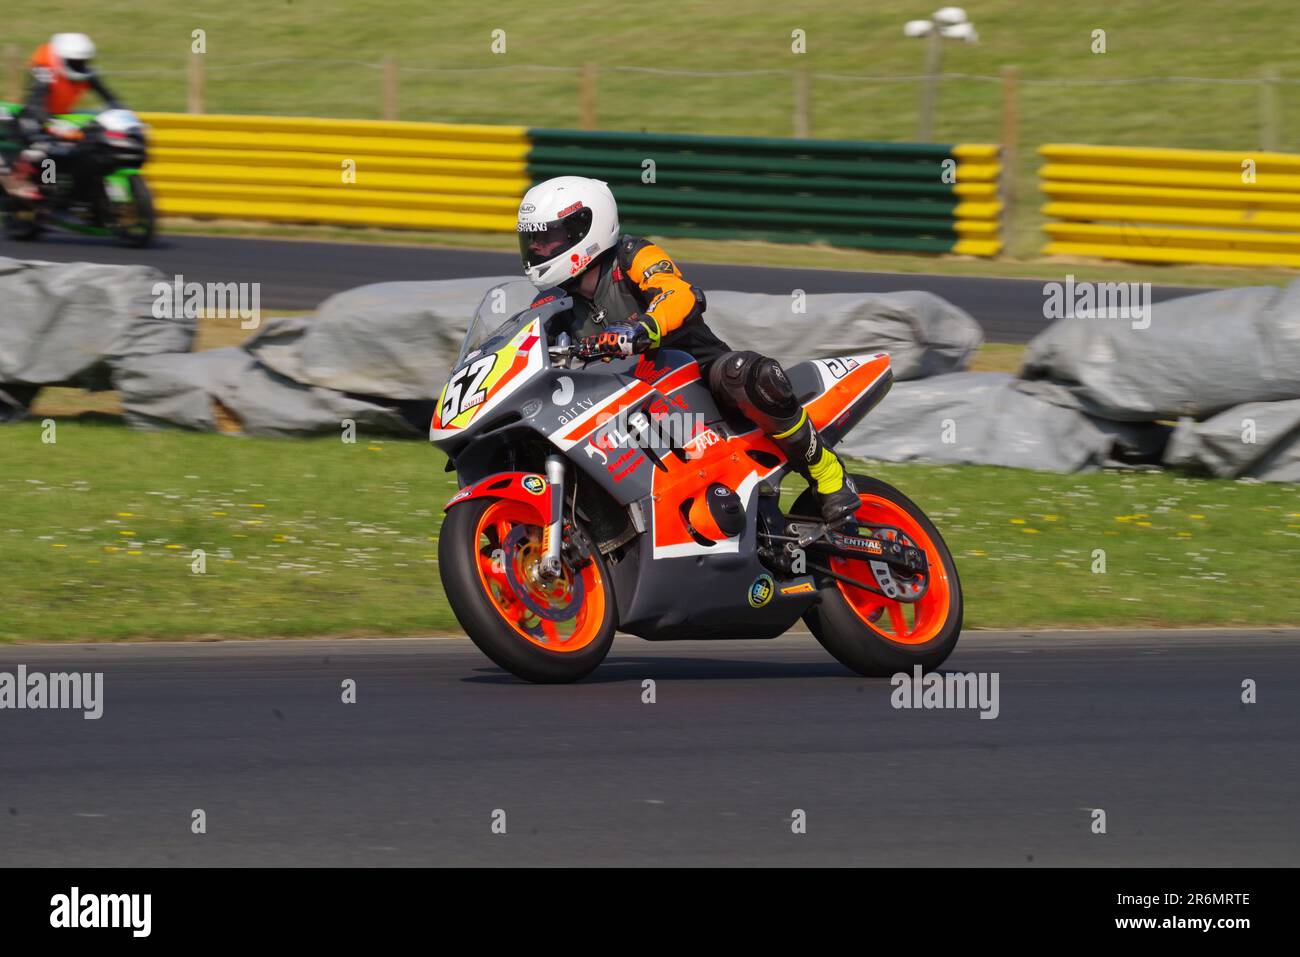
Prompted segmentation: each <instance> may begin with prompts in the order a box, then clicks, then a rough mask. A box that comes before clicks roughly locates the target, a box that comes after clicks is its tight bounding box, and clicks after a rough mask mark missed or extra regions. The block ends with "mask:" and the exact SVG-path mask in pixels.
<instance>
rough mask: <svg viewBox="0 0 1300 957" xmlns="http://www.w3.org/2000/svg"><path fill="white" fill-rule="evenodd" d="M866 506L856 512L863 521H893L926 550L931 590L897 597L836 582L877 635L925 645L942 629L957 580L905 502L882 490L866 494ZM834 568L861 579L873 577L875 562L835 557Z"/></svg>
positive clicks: (842, 573) (857, 516)
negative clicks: (907, 598)
mask: <svg viewBox="0 0 1300 957" xmlns="http://www.w3.org/2000/svg"><path fill="white" fill-rule="evenodd" d="M859 497H860V498H861V499H862V506H861V507H860V508H859V509H858V510H857V512H856V513H854V514H855V516H856V518H857V520H858V521H859V522H861V523H862V524H864V525H892V526H893V527H894V528H897V529H898V530H899V531H901V532H902V533H903V534H904V535H906V536H907V537H908V538H910V539H911V540H912V543H913V544H914V545H916V547H917V548H919V549H921V550H922V551H923V552H925V560H926V565H927V571H926V574H927V575H928V576H929V583H928V587H927V588H926V592H925V594H924V595H922V596H921V598H920V600H919V601H916V602H912V603H911V604H910V605H909V604H908V603H907V602H899V601H894V600H893V599H890V598H886V597H885V596H884V595H878V594H876V593H875V592H869V591H865V590H864V589H861V588H855V587H853V586H852V585H850V584H848V583H847V582H842V581H837V582H836V583H835V584H836V586H837V587H838V588H839V590H840V594H841V595H843V596H844V600H845V601H846V602H848V604H849V607H850V608H852V609H853V613H854V614H856V615H857V616H858V617H859V618H860V619H862V623H863V624H865V625H866V626H867V627H868V628H870V629H871V630H872V631H873V632H875V633H876V634H877V635H880V636H881V637H882V638H885V639H887V640H889V641H894V642H897V643H899V644H902V645H921V644H925V642H927V641H930V640H931V639H933V638H934V637H935V636H936V635H938V634H939V631H940V630H941V629H942V628H943V624H944V622H945V621H947V619H948V610H949V607H950V605H951V603H952V583H951V581H950V579H949V576H948V569H947V568H946V567H945V566H944V564H943V561H942V559H941V557H940V555H939V549H938V547H937V546H936V545H935V543H934V541H933V539H931V538H930V536H929V535H928V534H926V532H925V530H924V529H923V528H922V527H921V523H920V522H918V521H917V520H916V519H915V518H913V517H912V516H911V515H909V514H908V513H907V512H906V511H905V510H904V509H903V508H902V507H900V506H899V505H897V504H896V503H894V502H891V501H890V500H889V499H887V498H882V497H881V496H879V495H870V494H867V493H865V492H864V493H861V494H860V496H859ZM831 570H832V571H835V572H838V573H839V574H841V575H847V576H848V577H849V578H856V579H857V580H858V581H864V582H873V581H874V580H875V579H874V577H873V576H872V574H871V566H870V565H869V564H868V563H867V562H866V561H865V560H862V559H857V558H832V559H831Z"/></svg>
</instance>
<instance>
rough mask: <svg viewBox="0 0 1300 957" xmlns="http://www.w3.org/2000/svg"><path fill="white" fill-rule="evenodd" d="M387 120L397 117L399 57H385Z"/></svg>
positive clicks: (384, 116)
mask: <svg viewBox="0 0 1300 957" xmlns="http://www.w3.org/2000/svg"><path fill="white" fill-rule="evenodd" d="M380 115H381V116H383V118H384V119H386V120H395V119H397V57H394V56H386V57H384V111H383V113H382V114H380Z"/></svg>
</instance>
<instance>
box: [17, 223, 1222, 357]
mask: <svg viewBox="0 0 1300 957" xmlns="http://www.w3.org/2000/svg"><path fill="white" fill-rule="evenodd" d="M0 255H4V256H12V257H14V258H18V259H45V260H52V261H57V262H76V261H86V262H102V263H147V264H149V265H152V266H157V267H158V268H159V269H161V270H162V271H163V272H164V273H166V274H167V275H169V276H174V275H178V274H179V275H183V276H184V277H185V280H186V281H187V282H203V283H207V282H259V283H261V284H262V285H261V297H262V299H261V304H262V307H263V308H265V309H302V310H304V311H307V310H311V309H314V308H315V307H316V306H317V305H319V304H320V302H321V301H322V300H324V299H325V298H327V297H328V296H330V295H332V294H333V293H336V292H341V291H342V290H344V289H352V288H354V287H356V286H364V285H365V284H367V283H372V282H391V281H396V280H418V279H457V278H463V277H466V276H505V275H514V274H518V273H519V258H518V257H517V256H515V255H513V254H510V253H496V252H484V251H481V250H471V249H446V248H434V247H413V246H379V245H374V244H348V243H319V242H298V241H287V240H278V239H245V238H229V237H217V236H168V235H162V236H160V237H159V239H158V245H157V247H156V248H152V249H128V248H126V247H123V246H117V245H113V244H111V243H108V242H106V241H104V240H101V239H84V238H81V237H75V236H62V235H46V236H44V237H42V239H41V240H40V241H39V242H36V243H16V242H4V243H0ZM1061 268H1062V280H1064V272H1065V270H1066V267H1064V266H1063V267H1061ZM682 269H683V271H684V272H685V273H686V274H687V275H689V276H690V277H691V280H692V281H693V282H695V283H696V284H698V285H699V286H700V287H701V288H703V289H704V290H705V291H706V293H707V291H708V290H709V289H737V290H741V291H743V292H767V293H777V294H783V295H789V293H790V290H792V289H803V290H804V291H806V292H809V293H818V292H897V291H899V290H903V289H925V290H928V291H929V292H933V293H935V294H936V295H938V296H942V297H943V298H944V299H947V300H948V301H949V302H952V303H955V304H956V305H958V306H961V307H962V308H963V309H965V310H966V311H967V312H969V313H970V314H971V315H972V316H974V317H975V318H976V319H977V320H978V321H979V323H980V325H982V326H983V327H984V335H985V338H986V340H987V341H989V342H1028V341H1029V340H1030V339H1032V338H1033V337H1034V336H1035V335H1037V334H1038V333H1039V332H1041V331H1042V330H1043V329H1044V328H1046V326H1047V325H1048V324H1049V322H1048V320H1046V319H1044V318H1043V317H1042V315H1043V281H1042V280H1039V279H985V278H978V277H975V278H972V277H969V276H928V275H923V274H910V273H874V272H848V271H843V270H832V269H820V270H818V269H775V268H770V267H760V266H716V265H706V264H699V265H696V264H693V263H691V262H690V261H689V260H687V261H685V262H683V263H682ZM1154 271H1156V270H1155V269H1154V267H1153V272H1154ZM1205 291H1206V290H1205V289H1203V288H1201V289H1193V288H1188V287H1180V286H1153V287H1152V290H1151V292H1152V298H1153V299H1154V300H1155V301H1156V302H1160V301H1162V300H1165V299H1173V298H1176V297H1178V296H1185V295H1190V294H1193V293H1197V292H1205Z"/></svg>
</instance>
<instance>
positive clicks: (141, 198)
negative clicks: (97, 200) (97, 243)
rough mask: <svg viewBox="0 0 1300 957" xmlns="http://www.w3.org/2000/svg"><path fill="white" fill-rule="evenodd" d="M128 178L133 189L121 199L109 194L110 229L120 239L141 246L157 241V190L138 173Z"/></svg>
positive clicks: (131, 245)
mask: <svg viewBox="0 0 1300 957" xmlns="http://www.w3.org/2000/svg"><path fill="white" fill-rule="evenodd" d="M126 182H127V184H128V186H127V188H128V190H129V193H128V194H127V196H126V197H125V198H122V199H117V198H113V197H112V195H111V194H108V196H109V198H108V216H106V217H105V218H106V219H107V221H108V222H107V225H108V228H109V230H110V231H111V232H112V234H113V235H114V236H115V237H117V239H119V240H121V241H122V242H124V243H126V244H127V245H128V246H130V247H132V248H134V249H139V248H141V247H144V246H148V245H149V244H150V243H152V242H153V237H154V231H155V229H156V228H157V216H156V215H155V213H154V205H153V193H152V192H151V191H150V189H149V184H148V183H146V182H145V181H144V177H142V176H140V175H138V174H137V175H134V176H127V177H126ZM105 188H106V189H107V186H106V187H105Z"/></svg>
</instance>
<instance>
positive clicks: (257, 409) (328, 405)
mask: <svg viewBox="0 0 1300 957" xmlns="http://www.w3.org/2000/svg"><path fill="white" fill-rule="evenodd" d="M116 382H117V387H118V389H120V390H121V394H122V406H123V411H124V414H125V417H126V420H127V421H128V422H129V423H130V424H132V425H135V426H138V427H145V428H148V427H159V426H168V425H171V426H180V427H181V428H186V429H197V430H200V431H205V432H211V431H214V430H215V429H217V427H218V425H219V423H218V421H217V415H218V407H217V406H216V405H214V401H213V400H215V401H216V402H219V403H220V405H221V407H224V410H225V412H226V413H227V414H228V415H230V416H231V417H232V418H233V419H234V422H235V423H236V424H237V426H238V430H239V431H241V432H244V433H246V434H248V435H283V436H287V435H303V434H308V433H313V432H330V431H332V432H338V431H339V430H340V426H341V423H342V422H343V421H344V420H345V419H351V420H353V421H354V422H355V423H356V425H357V429H358V430H359V431H361V432H362V433H365V432H366V431H380V432H396V433H401V432H408V433H418V432H419V430H418V429H415V428H413V427H412V426H411V425H410V424H408V423H407V422H405V421H404V420H403V418H402V416H401V414H400V413H399V412H398V411H397V410H396V409H394V408H392V407H391V405H389V404H384V403H383V401H382V400H371V399H368V398H366V397H363V396H354V395H348V394H347V393H343V392H336V391H334V390H332V389H321V388H318V387H315V386H308V385H301V384H299V383H297V382H293V381H291V380H289V379H286V378H285V377H284V376H282V375H279V374H278V373H275V372H272V371H271V370H269V369H267V368H265V367H263V366H262V365H260V364H259V363H258V362H257V360H256V359H254V358H253V357H252V356H251V355H250V354H249V353H248V352H247V351H246V350H245V349H243V348H241V347H239V346H231V347H229V348H225V349H210V350H208V351H206V352H195V353H190V354H187V355H164V356H142V357H139V358H135V359H131V360H128V361H126V362H123V363H122V364H121V365H119V367H118V370H117V375H116Z"/></svg>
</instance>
